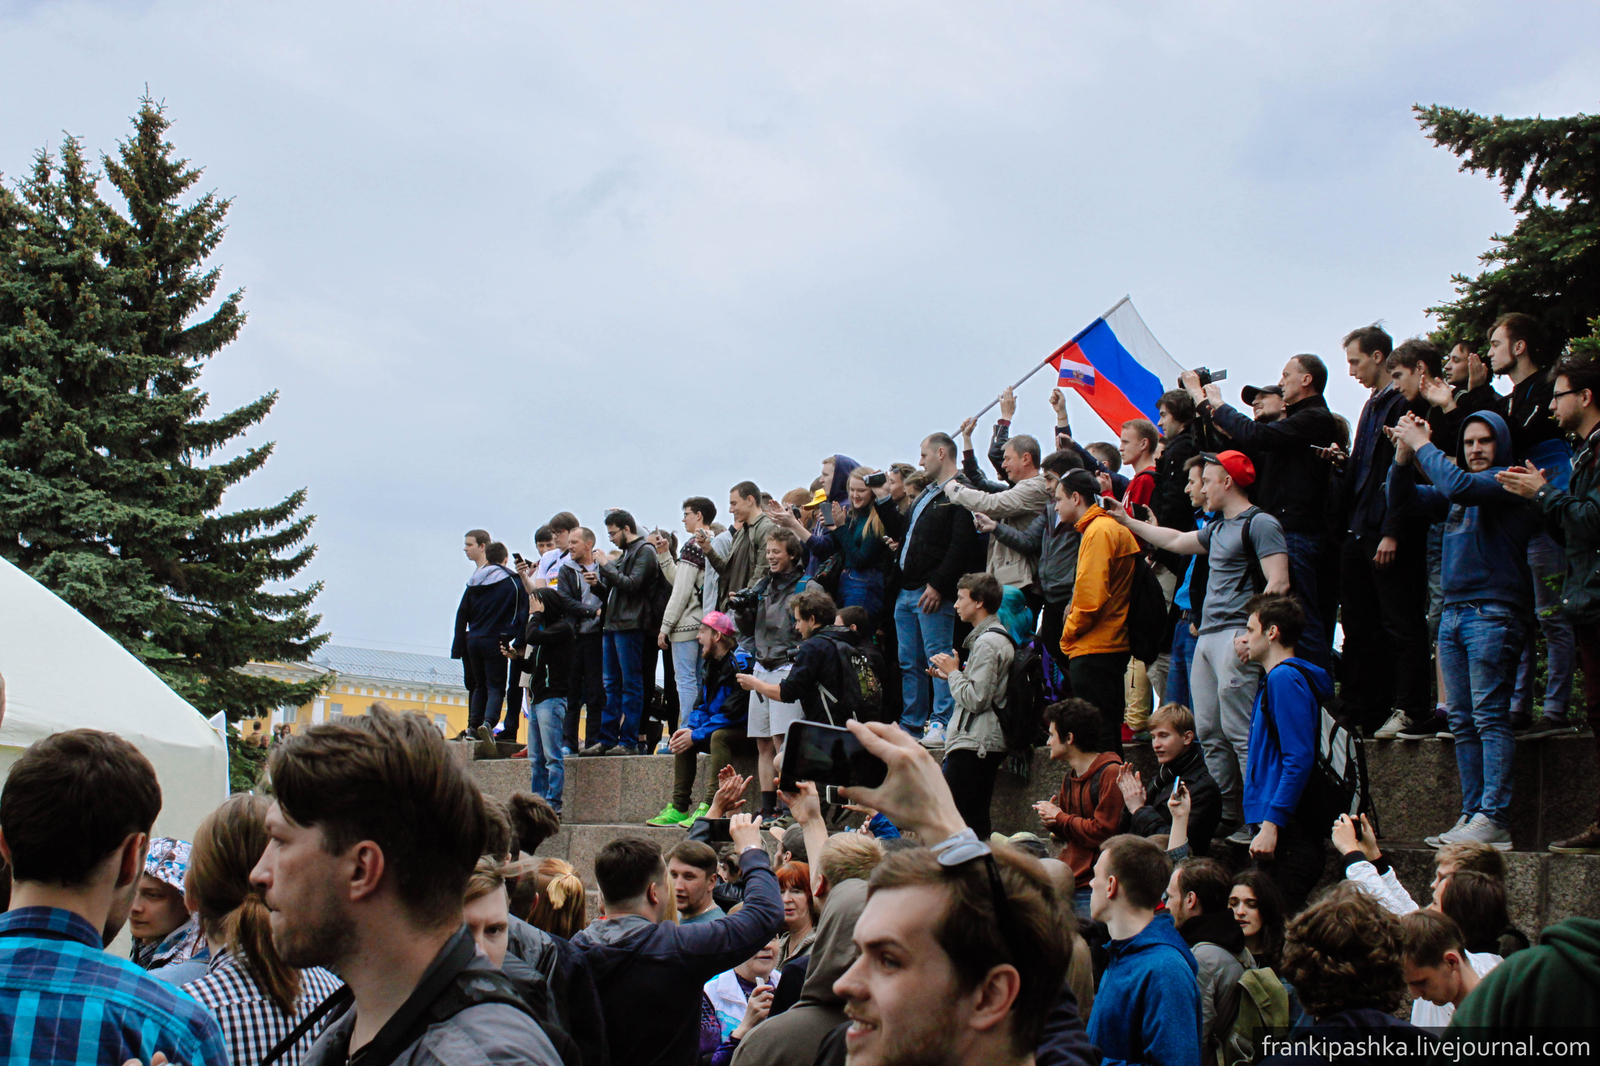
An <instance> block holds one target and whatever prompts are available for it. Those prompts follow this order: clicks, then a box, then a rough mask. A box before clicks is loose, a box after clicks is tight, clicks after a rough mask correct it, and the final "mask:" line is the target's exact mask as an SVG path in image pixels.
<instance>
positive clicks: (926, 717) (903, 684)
mask: <svg viewBox="0 0 1600 1066" xmlns="http://www.w3.org/2000/svg"><path fill="white" fill-rule="evenodd" d="M921 597H922V589H920V588H916V589H905V590H904V591H902V592H901V593H900V595H899V596H897V597H895V601H894V631H895V636H896V637H897V638H899V641H900V695H901V698H902V699H903V701H904V706H905V710H904V712H903V713H902V714H901V716H900V728H902V729H904V730H905V731H906V732H907V733H910V734H911V735H912V736H914V737H920V736H922V731H923V729H924V728H926V727H927V726H928V725H929V723H932V724H934V725H941V726H942V725H946V724H948V723H949V721H950V712H951V711H952V710H954V709H955V705H956V704H955V700H954V699H952V698H951V696H950V682H948V681H941V680H940V679H939V678H937V677H935V678H932V679H931V680H932V681H933V686H932V690H933V699H932V704H933V705H932V707H931V708H930V707H929V699H928V688H926V687H924V685H923V683H922V679H923V678H924V677H927V676H928V674H927V671H928V660H929V659H930V658H932V657H933V656H935V655H938V654H939V653H941V652H943V653H944V654H946V655H948V654H950V652H951V651H953V650H954V648H955V645H954V641H955V631H956V608H955V604H954V603H952V602H950V601H949V600H946V601H944V603H943V604H941V605H940V606H939V609H938V610H937V611H934V612H933V613H932V614H925V613H924V612H923V610H922V608H921V607H919V606H918V605H917V600H918V599H920V598H921Z"/></svg>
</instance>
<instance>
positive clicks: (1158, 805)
mask: <svg viewBox="0 0 1600 1066" xmlns="http://www.w3.org/2000/svg"><path fill="white" fill-rule="evenodd" d="M1149 729H1150V747H1151V748H1152V749H1153V750H1154V751H1155V756H1156V762H1157V764H1158V765H1157V768H1156V772H1155V776H1153V777H1152V778H1151V779H1150V783H1149V784H1148V785H1146V784H1145V783H1144V780H1143V778H1142V777H1141V776H1140V774H1139V772H1138V771H1137V770H1135V769H1134V768H1133V766H1132V765H1131V764H1129V763H1123V764H1122V772H1121V773H1120V774H1119V775H1118V777H1117V787H1118V788H1120V789H1121V790H1122V800H1123V804H1124V806H1125V807H1126V808H1127V810H1126V812H1125V813H1124V814H1123V816H1122V832H1124V833H1136V834H1138V835H1139V836H1142V837H1152V836H1155V835H1156V834H1158V833H1170V832H1172V811H1171V810H1170V809H1169V808H1168V807H1167V800H1169V799H1171V798H1172V790H1173V788H1174V787H1175V786H1176V785H1177V783H1178V782H1179V781H1182V782H1183V783H1184V786H1185V787H1186V788H1187V789H1188V790H1189V799H1190V808H1189V850H1190V851H1192V852H1194V853H1195V854H1196V855H1208V854H1210V853H1211V838H1212V836H1213V835H1215V833H1216V831H1217V826H1218V825H1219V824H1221V822H1222V790H1221V789H1220V788H1218V787H1217V782H1216V779H1215V778H1213V777H1212V776H1211V772H1210V771H1209V770H1207V769H1206V758H1205V753H1204V752H1203V751H1201V750H1200V745H1199V743H1198V742H1197V741H1196V740H1195V737H1194V712H1193V711H1191V710H1189V708H1187V707H1185V706H1183V705H1182V704H1179V703H1168V704H1164V705H1163V706H1161V707H1159V708H1157V710H1156V712H1155V713H1154V714H1152V715H1151V716H1150V726H1149Z"/></svg>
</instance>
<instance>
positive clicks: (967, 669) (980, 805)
mask: <svg viewBox="0 0 1600 1066" xmlns="http://www.w3.org/2000/svg"><path fill="white" fill-rule="evenodd" d="M1000 597H1001V590H1000V582H999V581H997V580H995V577H994V575H993V574H968V575H966V576H965V577H963V578H962V579H961V580H960V581H959V582H957V583H956V616H957V617H958V618H960V619H961V620H962V621H963V622H965V623H966V624H967V625H969V626H971V627H972V632H971V633H969V634H967V639H966V640H965V641H963V642H962V645H961V650H962V651H963V652H965V654H966V662H965V663H963V662H962V661H961V656H960V655H959V654H957V653H954V652H952V653H951V654H949V655H935V656H934V657H933V663H932V665H931V666H930V668H929V670H928V672H929V673H930V674H932V675H933V676H935V677H938V678H942V679H943V680H944V681H946V682H947V683H948V684H949V685H950V696H951V698H952V699H953V700H954V701H955V705H956V709H955V713H954V714H953V715H952V716H951V718H950V731H949V732H948V733H947V734H946V735H945V743H944V778H945V781H946V782H948V783H949V785H950V792H951V794H952V795H953V796H955V800H956V809H957V810H959V811H960V812H961V819H962V821H964V822H966V823H967V825H969V826H971V827H972V830H973V832H975V833H977V834H978V837H979V838H980V839H985V840H986V839H988V837H989V803H990V801H991V800H992V799H993V797H994V777H995V774H996V773H998V772H999V770H1000V762H1001V760H1002V759H1004V758H1005V755H1006V737H1005V732H1004V730H1002V729H1001V727H1000V712H1001V711H1002V710H1004V709H1005V706H1006V682H1007V680H1008V678H1009V677H1010V672H1011V663H1012V660H1013V659H1014V658H1015V657H1016V645H1015V644H1014V643H1013V642H1012V640H1011V636H1010V634H1009V633H1007V632H1006V627H1005V625H1004V624H1003V623H1002V622H1001V621H1000V618H999V616H998V612H999V610H1000Z"/></svg>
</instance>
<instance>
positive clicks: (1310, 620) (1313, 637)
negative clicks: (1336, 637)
mask: <svg viewBox="0 0 1600 1066" xmlns="http://www.w3.org/2000/svg"><path fill="white" fill-rule="evenodd" d="M1283 542H1284V546H1285V547H1287V548H1288V549H1289V587H1290V590H1291V591H1292V592H1293V593H1294V596H1295V599H1297V600H1299V601H1300V606H1301V607H1304V608H1305V612H1306V628H1305V632H1303V633H1301V634H1300V642H1299V644H1297V645H1296V650H1297V651H1298V653H1299V655H1300V658H1302V659H1304V660H1306V662H1309V663H1316V664H1317V665H1318V666H1320V667H1322V668H1323V669H1327V668H1328V666H1329V664H1330V663H1331V662H1332V659H1331V658H1330V654H1329V650H1328V648H1329V640H1328V634H1327V633H1326V632H1324V631H1323V628H1322V612H1321V611H1319V610H1318V607H1319V605H1320V603H1321V601H1320V599H1319V598H1318V596H1317V568H1318V567H1319V566H1321V565H1322V534H1321V533H1291V532H1289V531H1287V530H1285V531H1284V534H1283Z"/></svg>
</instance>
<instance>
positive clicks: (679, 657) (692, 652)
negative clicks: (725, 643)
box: [667, 640, 705, 725]
mask: <svg viewBox="0 0 1600 1066" xmlns="http://www.w3.org/2000/svg"><path fill="white" fill-rule="evenodd" d="M667 647H669V648H671V649H672V679H673V681H674V682H675V683H676V684H677V686H678V722H679V724H680V725H681V724H682V723H684V722H687V721H688V720H689V712H690V711H692V710H694V705H695V704H697V703H699V702H700V678H701V677H702V675H703V671H704V670H705V660H704V659H702V658H700V642H699V641H698V640H679V641H668V642H667Z"/></svg>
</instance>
